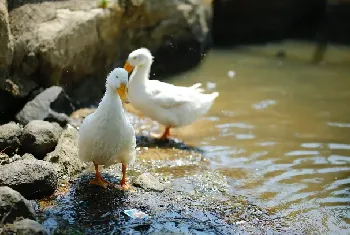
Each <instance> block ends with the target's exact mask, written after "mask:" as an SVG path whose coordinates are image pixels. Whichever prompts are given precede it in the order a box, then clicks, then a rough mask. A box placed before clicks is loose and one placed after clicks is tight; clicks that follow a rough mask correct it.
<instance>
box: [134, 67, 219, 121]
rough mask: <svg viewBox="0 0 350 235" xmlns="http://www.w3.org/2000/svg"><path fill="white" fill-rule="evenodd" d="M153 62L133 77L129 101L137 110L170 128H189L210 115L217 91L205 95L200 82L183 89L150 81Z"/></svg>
mask: <svg viewBox="0 0 350 235" xmlns="http://www.w3.org/2000/svg"><path fill="white" fill-rule="evenodd" d="M151 63H152V61H148V63H146V64H145V65H142V66H140V67H136V68H135V70H134V71H133V73H132V75H131V76H130V81H129V98H130V101H131V103H132V105H133V106H134V107H135V108H136V109H138V110H140V111H141V112H143V113H144V115H146V116H149V117H150V118H152V119H154V120H156V121H158V122H159V123H161V124H163V125H165V126H168V127H179V126H184V125H189V124H191V123H192V122H194V121H195V120H197V119H198V118H199V117H200V116H202V115H204V114H205V113H207V112H208V110H209V109H210V107H211V105H212V104H213V102H214V100H215V98H216V97H217V96H218V95H219V93H218V92H214V93H212V94H203V93H202V92H203V89H201V88H200V86H201V85H202V84H201V83H197V84H194V85H192V86H190V87H184V86H175V85H172V84H169V83H165V82H160V81H158V80H149V79H148V77H149V72H150V67H151Z"/></svg>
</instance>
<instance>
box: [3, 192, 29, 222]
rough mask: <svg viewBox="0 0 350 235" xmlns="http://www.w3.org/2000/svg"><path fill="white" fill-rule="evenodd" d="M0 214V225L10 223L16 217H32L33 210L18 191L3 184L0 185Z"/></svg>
mask: <svg viewBox="0 0 350 235" xmlns="http://www.w3.org/2000/svg"><path fill="white" fill-rule="evenodd" d="M0 216H1V220H0V221H1V222H0V225H3V224H6V223H12V222H13V221H15V220H16V219H17V217H23V218H29V219H34V217H35V212H34V208H33V206H32V204H31V203H30V202H29V201H28V200H27V199H25V198H24V197H23V196H22V195H21V194H20V193H19V192H17V191H15V190H13V189H11V188H9V187H6V186H5V187H0ZM0 227H1V226H0Z"/></svg>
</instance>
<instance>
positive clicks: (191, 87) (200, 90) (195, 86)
mask: <svg viewBox="0 0 350 235" xmlns="http://www.w3.org/2000/svg"><path fill="white" fill-rule="evenodd" d="M201 86H202V83H196V84H193V85H192V86H190V87H189V88H190V89H192V90H195V91H197V92H203V91H204V89H202V88H200V87H201Z"/></svg>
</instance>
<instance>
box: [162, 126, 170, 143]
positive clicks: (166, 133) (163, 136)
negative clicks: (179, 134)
mask: <svg viewBox="0 0 350 235" xmlns="http://www.w3.org/2000/svg"><path fill="white" fill-rule="evenodd" d="M169 135H170V127H168V126H167V127H166V128H165V131H164V133H163V135H162V136H161V137H160V139H161V140H166V139H168V137H169Z"/></svg>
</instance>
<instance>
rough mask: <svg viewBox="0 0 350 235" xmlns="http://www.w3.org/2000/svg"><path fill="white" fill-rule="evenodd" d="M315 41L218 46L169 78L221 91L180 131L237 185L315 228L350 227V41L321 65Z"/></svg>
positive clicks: (344, 231)
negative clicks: (204, 112) (313, 61)
mask: <svg viewBox="0 0 350 235" xmlns="http://www.w3.org/2000/svg"><path fill="white" fill-rule="evenodd" d="M314 49H315V46H314V45H312V44H311V43H306V42H295V41H286V42H283V43H275V44H268V45H264V46H249V47H247V46H245V47H239V48H235V49H229V50H227V49H225V50H211V51H210V52H209V53H208V54H207V55H206V56H205V58H204V59H203V62H202V64H201V65H200V66H199V67H197V68H196V69H194V70H192V71H190V72H186V73H183V74H180V75H177V76H174V77H172V78H170V79H168V82H171V83H174V84H176V85H191V84H193V83H196V82H202V83H203V85H204V87H205V88H207V89H208V90H211V91H219V92H220V96H219V98H218V99H217V100H216V102H215V104H214V106H213V107H212V109H211V110H210V112H209V113H208V114H207V115H206V117H205V118H204V119H202V120H199V121H197V122H196V123H194V124H193V125H191V126H188V127H184V128H180V129H177V130H175V131H174V132H173V133H174V135H175V136H176V137H177V138H178V139H180V140H182V141H184V142H185V143H186V144H189V145H192V146H199V147H201V148H202V149H204V150H205V151H206V157H207V158H208V159H209V162H210V167H211V168H212V169H213V170H216V171H219V172H221V173H223V174H224V175H226V176H227V178H228V180H229V182H230V185H232V190H233V192H235V193H238V194H242V195H245V196H248V197H249V199H250V200H252V201H254V202H255V203H257V204H258V205H261V206H263V207H265V208H269V210H270V211H272V212H275V211H276V212H278V213H281V214H282V215H286V216H289V217H290V218H292V219H293V221H292V222H293V224H294V226H303V227H307V229H308V230H309V232H310V233H313V234H315V233H316V234H349V233H350V108H349V107H350V48H349V47H341V46H330V47H329V48H328V49H327V52H326V54H325V60H324V62H323V63H321V64H317V65H316V64H311V63H310V61H311V58H312V54H313V51H314ZM281 51H283V53H281ZM278 52H279V53H278ZM276 54H282V55H283V54H284V56H280V57H278V56H276Z"/></svg>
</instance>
